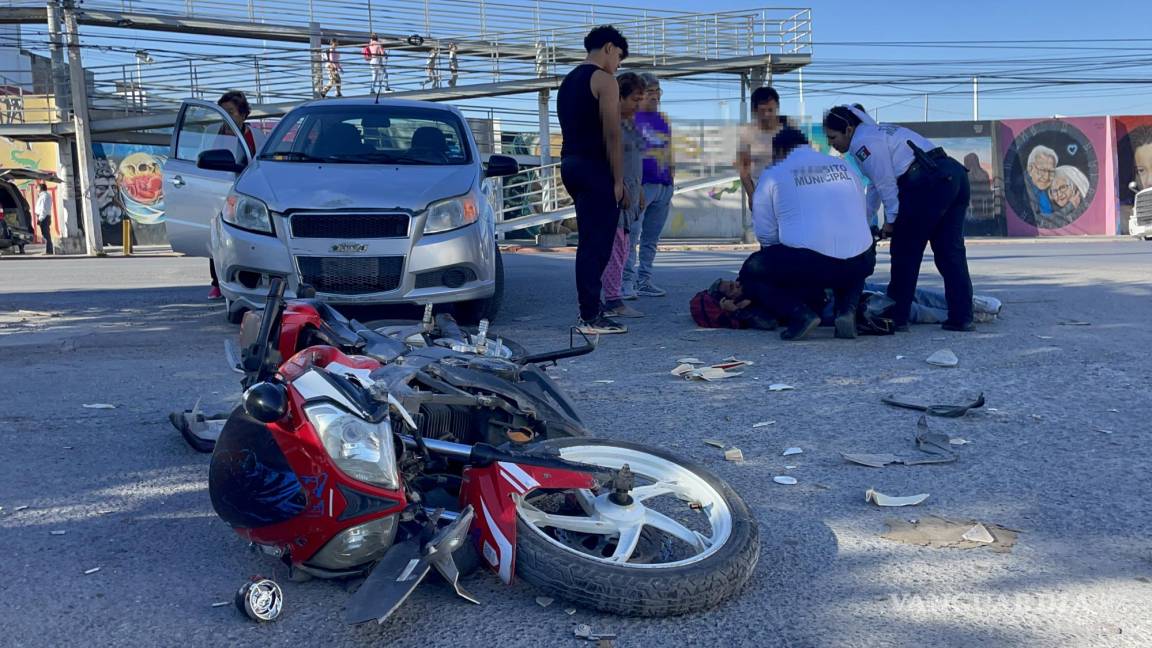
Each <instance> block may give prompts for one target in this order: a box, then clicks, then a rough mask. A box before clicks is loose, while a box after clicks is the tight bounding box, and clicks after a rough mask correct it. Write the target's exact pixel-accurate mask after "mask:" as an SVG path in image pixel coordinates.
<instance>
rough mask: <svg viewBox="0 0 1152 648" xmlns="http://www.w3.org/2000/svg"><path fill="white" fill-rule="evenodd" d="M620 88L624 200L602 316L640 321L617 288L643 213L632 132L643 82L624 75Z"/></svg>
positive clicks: (639, 150)
mask: <svg viewBox="0 0 1152 648" xmlns="http://www.w3.org/2000/svg"><path fill="white" fill-rule="evenodd" d="M616 81H617V85H619V87H620V135H621V137H620V144H621V150H622V159H623V163H624V200H623V201H622V202H621V204H620V218H619V221H618V222H617V224H616V240H615V242H614V243H613V245H612V256H611V257H610V258H609V260H608V266H607V267H606V268H604V274H603V276H602V277H601V279H602V280H603V283H604V314H605V315H607V316H608V317H643V316H644V313H641V312H640V311H639V310H637V309H635V308H632V307H631V306H629V305H628V304H625V303H624V295H623V292H622V290H621V284H622V283H623V279H624V265H625V263H626V262H627V261H628V247H629V246H628V239H629V235H630V234H629V233H630V232H631V231H632V229H633V228H634V227H636V226H637V224H638V222H639V220H640V217H641V216H642V215H643V213H644V204H645V196H644V189H643V185H642V182H643V179H644V157H643V156H644V137H643V136H642V135H641V134H640V131H639V130H638V129H637V128H636V121H635V118H636V111H637V110H639V108H640V103H641V102H642V101H644V82H643V81H642V80H641V79H640V75H638V74H636V73H634V72H625V73H624V74H621V75H620V76H619V77H618V78H617V79H616Z"/></svg>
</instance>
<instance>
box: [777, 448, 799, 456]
mask: <svg viewBox="0 0 1152 648" xmlns="http://www.w3.org/2000/svg"><path fill="white" fill-rule="evenodd" d="M803 453H804V451H803V450H801V449H800V448H788V449H787V450H785V451H784V452H782V453H781V454H780V456H781V457H790V456H792V455H798V454H803Z"/></svg>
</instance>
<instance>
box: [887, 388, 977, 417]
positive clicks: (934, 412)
mask: <svg viewBox="0 0 1152 648" xmlns="http://www.w3.org/2000/svg"><path fill="white" fill-rule="evenodd" d="M880 402H882V403H884V404H885V405H891V406H893V407H902V408H904V409H910V410H917V411H920V412H925V413H927V414H928V415H929V416H940V417H944V418H960V417H961V416H964V415H965V414H967V413H968V411H969V410H974V409H978V408H980V407H984V393H983V392H981V393H980V395H979V396H977V397H976V399H975V400H973V401H972V402H970V403H967V404H964V405H924V404H923V403H916V402H912V401H905V400H898V399H897V398H896V397H895V396H885V397H884V398H881V399H880Z"/></svg>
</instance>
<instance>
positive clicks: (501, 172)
mask: <svg viewBox="0 0 1152 648" xmlns="http://www.w3.org/2000/svg"><path fill="white" fill-rule="evenodd" d="M517 173H520V163H518V162H517V161H516V159H515V158H510V157H508V156H507V155H493V156H492V157H490V158H488V169H487V171H485V172H484V176H485V177H488V178H497V177H500V176H510V175H516V174H517Z"/></svg>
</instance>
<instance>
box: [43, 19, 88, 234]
mask: <svg viewBox="0 0 1152 648" xmlns="http://www.w3.org/2000/svg"><path fill="white" fill-rule="evenodd" d="M47 7H48V42H49V52H50V54H51V61H52V96H53V98H54V103H55V106H56V111H55V115H54V116H53V117H54V119H55V121H57V122H60V123H64V122H65V121H67V120H69V119H71V110H72V102H71V97H70V93H69V91H68V72H67V66H65V64H64V45H63V38H62V36H61V34H60V7H59V6H58V5H57V4H56V3H54V2H49V3H48V5H47ZM56 149H57V154H58V159H59V166H58V167H57V169H56V175H57V176H59V178H60V187H61V189H62V191H59V192H57V196H58V197H59V198H60V216H61V219H60V222H61V228H60V238H61V240H60V248H61V249H62V251H63V252H64V253H66V254H70V253H72V252H74V251H75V248H76V247H78V246H79V244H78V243H77V242H76V239H75V238H74V237H75V236H76V235H77V234H78V233H79V232H80V217H79V214H77V212H76V199H75V198H74V196H75V195H76V194H77V193H78V192H77V191H76V190H75V187H76V171H75V167H74V165H73V158H72V140H71V138H67V137H66V138H63V139H62V140H61V141H60V142H58V143H57V145H56Z"/></svg>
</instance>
